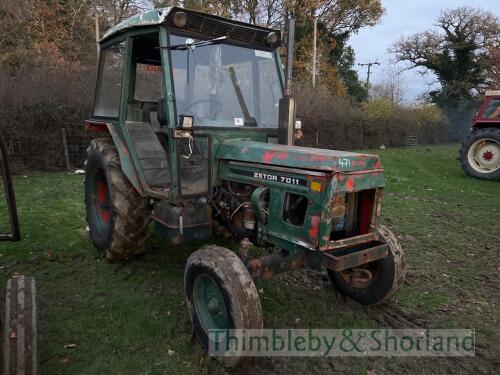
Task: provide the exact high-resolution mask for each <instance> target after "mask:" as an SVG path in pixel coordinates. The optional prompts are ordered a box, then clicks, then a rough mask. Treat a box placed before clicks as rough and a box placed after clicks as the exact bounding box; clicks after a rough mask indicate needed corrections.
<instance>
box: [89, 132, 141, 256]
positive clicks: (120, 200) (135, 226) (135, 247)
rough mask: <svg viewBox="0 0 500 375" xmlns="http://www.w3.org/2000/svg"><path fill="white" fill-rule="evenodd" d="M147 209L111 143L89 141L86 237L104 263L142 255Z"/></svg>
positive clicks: (109, 140)
mask: <svg viewBox="0 0 500 375" xmlns="http://www.w3.org/2000/svg"><path fill="white" fill-rule="evenodd" d="M148 206H149V205H148V201H147V199H146V198H143V197H141V196H140V194H139V193H138V192H137V191H136V190H135V188H134V187H133V186H132V185H131V184H130V182H129V181H128V180H127V177H126V176H125V175H124V174H123V172H122V170H121V165H120V159H119V156H118V152H117V151H116V148H115V146H114V144H113V141H112V140H111V139H108V138H96V139H93V140H92V141H91V142H90V146H89V147H88V148H87V161H86V163H85V208H86V211H87V223H88V226H89V231H90V237H91V238H92V241H93V242H94V245H95V247H96V248H97V249H99V250H100V251H102V252H103V253H104V255H105V256H106V259H108V260H116V259H128V258H131V257H133V256H136V255H139V254H141V253H143V252H144V251H145V249H146V239H147V236H148V223H149V207H148Z"/></svg>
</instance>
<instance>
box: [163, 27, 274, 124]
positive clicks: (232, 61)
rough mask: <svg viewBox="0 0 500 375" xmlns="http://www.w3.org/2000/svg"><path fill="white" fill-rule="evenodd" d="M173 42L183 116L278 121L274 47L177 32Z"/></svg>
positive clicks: (206, 119) (176, 85)
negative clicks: (267, 48)
mask: <svg viewBox="0 0 500 375" xmlns="http://www.w3.org/2000/svg"><path fill="white" fill-rule="evenodd" d="M193 43H194V44H193ZM191 44H193V45H192V46H191V47H188V48H184V47H185V45H191ZM197 44H198V45H197ZM170 45H171V46H172V47H171V51H170V52H171V56H172V72H173V79H174V89H175V99H176V105H177V116H179V115H189V116H193V117H194V126H218V127H241V126H253V127H260V128H276V127H278V104H279V100H280V98H281V96H282V89H281V83H280V79H279V72H278V68H277V64H276V60H275V56H274V53H272V52H267V51H261V50H254V49H249V48H242V47H237V46H232V45H228V44H223V43H222V42H221V41H220V42H214V43H205V44H202V45H200V43H197V41H195V40H193V39H190V38H188V37H181V36H177V35H171V36H170Z"/></svg>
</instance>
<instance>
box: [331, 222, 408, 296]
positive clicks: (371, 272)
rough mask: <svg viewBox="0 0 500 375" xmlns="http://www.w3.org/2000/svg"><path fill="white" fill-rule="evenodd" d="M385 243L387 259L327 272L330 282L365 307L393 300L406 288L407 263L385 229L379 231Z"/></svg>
mask: <svg viewBox="0 0 500 375" xmlns="http://www.w3.org/2000/svg"><path fill="white" fill-rule="evenodd" d="M379 233H380V236H381V237H382V239H383V240H384V241H385V242H387V244H388V245H389V253H388V254H387V256H386V257H385V258H382V259H379V260H376V261H374V262H370V263H367V264H365V265H363V266H361V267H356V268H354V269H347V270H344V271H339V272H336V271H331V270H328V275H329V276H330V279H331V281H332V282H333V284H334V285H335V286H336V287H337V289H339V290H340V292H341V293H343V294H345V295H347V296H348V297H351V298H352V299H354V300H356V301H358V302H359V303H361V304H362V305H376V304H379V303H382V302H384V301H387V300H388V299H390V298H391V297H392V296H393V295H394V294H395V293H396V292H397V291H398V290H399V289H400V288H401V286H402V285H403V283H404V280H405V274H406V261H405V258H404V253H403V249H402V248H401V246H400V245H399V242H398V240H397V238H396V236H395V235H394V233H392V231H391V230H390V229H389V228H387V227H386V226H384V225H381V226H380V228H379Z"/></svg>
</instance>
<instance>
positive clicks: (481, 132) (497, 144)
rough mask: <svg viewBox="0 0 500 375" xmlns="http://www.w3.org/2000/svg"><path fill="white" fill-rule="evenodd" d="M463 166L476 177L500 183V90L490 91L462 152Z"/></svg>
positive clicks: (474, 120)
mask: <svg viewBox="0 0 500 375" xmlns="http://www.w3.org/2000/svg"><path fill="white" fill-rule="evenodd" d="M460 163H461V165H462V168H463V169H464V171H465V173H467V174H468V175H470V176H472V177H476V178H481V179H484V180H491V181H500V90H495V91H486V93H485V96H484V100H483V104H481V107H479V111H478V112H477V113H476V115H475V116H474V119H473V122H472V127H471V132H470V134H469V136H468V137H467V138H466V139H465V140H464V141H463V143H462V147H461V148H460Z"/></svg>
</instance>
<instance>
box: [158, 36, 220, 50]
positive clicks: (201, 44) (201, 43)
mask: <svg viewBox="0 0 500 375" xmlns="http://www.w3.org/2000/svg"><path fill="white" fill-rule="evenodd" d="M226 39H227V36H221V37H218V38H214V39H209V40H193V41H192V42H191V43H184V44H175V45H173V46H168V47H166V48H167V49H170V50H176V51H184V50H187V49H188V48H196V47H204V46H210V45H212V44H217V43H220V42H222V41H223V40H226Z"/></svg>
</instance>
